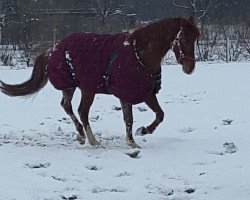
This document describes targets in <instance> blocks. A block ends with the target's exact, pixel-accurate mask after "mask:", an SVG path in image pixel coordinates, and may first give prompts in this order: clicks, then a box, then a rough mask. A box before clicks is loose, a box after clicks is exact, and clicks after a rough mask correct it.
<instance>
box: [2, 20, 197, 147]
mask: <svg viewBox="0 0 250 200" xmlns="http://www.w3.org/2000/svg"><path fill="white" fill-rule="evenodd" d="M93 34H94V33H93ZM93 34H92V35H91V34H89V35H88V37H94V39H96V38H102V37H104V36H103V35H98V34H94V36H93ZM121 35H122V36H121V37H122V40H123V41H122V46H125V47H126V51H125V54H124V55H122V56H121V55H119V54H120V52H121V51H123V50H121V49H122V48H124V47H121V45H120V46H119V45H117V46H119V48H120V50H119V49H118V50H117V51H116V49H115V47H114V48H113V49H112V51H113V50H114V51H115V52H116V53H115V56H113V54H111V53H109V55H108V57H109V61H107V62H106V64H104V65H105V66H106V70H105V73H104V74H103V75H102V76H101V77H104V78H103V80H102V81H103V84H101V86H103V87H106V88H110V90H107V91H98V90H97V89H89V88H87V87H86V88H85V85H86V84H89V83H92V78H93V77H95V75H94V76H93V77H92V78H89V77H88V72H87V73H85V74H84V75H83V74H79V73H80V72H81V71H84V70H85V64H84V63H92V62H93V61H89V60H90V59H91V58H93V57H94V59H99V58H97V56H95V55H93V51H92V52H91V48H92V46H90V47H86V48H85V53H82V54H79V53H78V52H77V50H76V49H77V48H78V47H77V44H78V43H79V41H83V39H81V37H85V36H86V34H85V35H84V33H82V35H81V34H80V36H79V34H78V36H77V37H78V39H77V40H74V39H73V38H74V37H76V36H75V35H74V37H73V36H70V37H71V39H68V40H69V41H70V43H72V45H71V46H70V47H69V48H71V50H70V51H67V45H64V40H65V41H66V39H63V40H62V41H61V42H60V43H59V44H57V45H56V46H55V47H54V49H53V50H52V49H50V50H47V51H46V52H44V53H42V54H40V55H39V56H38V57H37V59H36V61H35V64H34V68H33V71H32V75H31V77H30V78H29V79H28V80H27V81H25V82H23V83H21V84H16V85H10V84H6V83H4V82H2V81H1V82H0V89H1V91H2V92H3V93H5V94H6V95H9V96H31V95H33V94H35V93H37V92H38V91H39V90H41V89H42V88H43V87H44V86H45V85H46V83H47V81H48V79H49V80H50V82H51V83H52V85H53V86H54V87H55V88H56V89H59V90H62V95H63V97H62V101H61V106H62V107H63V109H64V110H65V112H66V113H67V114H68V115H69V116H70V118H71V119H72V121H73V122H74V125H75V127H76V130H77V132H78V134H77V140H78V141H79V143H80V144H84V143H85V141H86V136H87V138H88V141H89V143H90V144H91V145H99V142H98V141H97V140H96V138H95V136H94V134H93V132H92V130H91V127H90V125H89V120H88V116H89V110H90V107H91V105H92V103H93V100H94V97H95V94H96V93H104V94H108V93H111V94H114V95H115V96H116V97H118V98H119V99H120V102H121V108H122V111H123V116H124V121H125V125H126V142H127V144H128V145H129V146H131V147H132V148H140V146H139V145H138V144H137V143H136V142H135V140H134V138H133V134H132V125H133V113H132V105H133V104H137V103H141V102H145V103H146V105H147V106H148V107H149V108H150V109H151V110H152V111H153V112H154V113H155V115H156V117H155V120H154V121H153V122H152V123H151V124H150V125H148V126H146V127H141V128H139V129H138V131H139V133H140V134H152V133H153V132H154V130H155V129H156V127H157V126H158V125H159V124H160V123H161V122H162V121H163V118H164V112H163V110H162V109H161V107H160V105H159V103H158V100H157V97H156V93H157V92H158V90H159V89H160V88H159V87H160V82H161V80H160V75H161V74H160V73H161V62H162V59H163V58H164V56H165V54H166V53H167V52H168V51H169V49H171V48H172V50H173V51H174V53H175V57H176V59H177V61H178V63H180V64H181V65H182V70H183V72H185V73H186V74H191V73H192V72H193V71H194V68H195V53H194V52H195V43H196V41H197V40H198V39H199V37H200V32H199V30H198V28H197V27H196V25H195V23H194V19H193V17H192V16H191V17H190V18H189V19H185V18H168V19H162V20H159V21H157V22H155V23H152V24H150V25H147V26H145V27H142V28H139V29H138V30H135V31H134V32H133V33H131V34H128V33H127V34H121ZM106 36H107V37H108V38H113V37H112V35H106ZM106 36H105V37H104V38H107V37H106ZM70 37H67V38H70ZM117 37H120V36H117ZM117 37H116V39H115V40H114V41H116V40H118V39H117ZM79 38H80V39H79ZM86 38H87V37H85V39H84V42H85V40H86V41H87V40H88V39H86ZM92 39H93V38H92ZM92 39H91V41H92ZM94 39H93V41H94ZM99 40H100V39H99ZM105 40H106V41H107V40H108V39H105ZM93 41H92V43H91V45H93V43H94V42H93ZM114 41H113V42H114ZM84 44H85V43H83V44H81V47H84ZM60 45H64V46H63V48H61V46H60ZM60 48H61V49H63V53H64V58H60V57H58V56H57V55H56V52H59V53H60V54H61V53H62V51H61V50H60ZM74 48H75V49H74ZM79 48H80V47H79ZM103 48H104V47H103ZM128 49H130V50H128ZM131 49H132V51H131ZM74 50H75V51H74ZM95 51H97V50H96V49H95V50H94V52H95ZM98 51H99V52H101V54H105V51H102V50H98ZM126 52H132V53H126ZM70 54H71V55H70ZM85 54H90V56H89V57H87V58H85V60H84V63H82V64H81V66H77V63H78V64H79V62H78V61H76V60H77V59H82V57H84V55H85ZM101 56H103V55H101ZM132 57H135V58H136V62H137V63H136V66H126V69H125V68H123V69H121V70H122V71H120V72H117V74H116V75H118V74H120V73H121V75H123V76H126V75H125V72H126V70H130V69H131V70H133V68H136V69H137V71H138V72H140V73H142V72H141V71H143V73H142V74H141V76H143V77H144V79H143V81H144V82H145V85H147V86H150V87H151V86H152V87H151V89H148V88H147V89H146V90H145V91H147V93H146V94H142V93H141V94H140V93H138V94H139V95H137V97H138V98H139V100H138V99H133V98H134V96H133V95H132V98H128V94H130V93H129V92H130V91H131V93H132V92H133V85H134V84H136V82H137V79H138V81H139V76H138V77H135V78H134V79H131V80H130V77H128V76H127V77H125V78H126V79H125V83H127V85H125V86H124V85H122V83H120V82H119V81H120V80H113V79H115V77H116V75H114V76H112V70H118V69H116V68H115V66H116V65H119V68H121V66H123V65H122V64H121V63H122V62H123V61H124V60H128V61H129V62H128V63H132V61H131V60H132ZM74 59H75V60H74ZM65 63H67V65H66V64H65ZM53 65H56V66H54V68H53ZM64 65H65V66H67V69H68V70H67V72H63V73H61V71H58V72H57V74H55V76H56V77H57V79H58V80H59V82H60V83H61V84H64V83H66V82H67V81H66V79H70V80H69V81H70V85H69V86H65V87H60V86H58V85H57V84H56V81H57V79H56V78H53V77H52V74H53V73H52V72H53V70H54V71H55V70H57V69H60V66H64ZM74 65H76V66H74ZM131 65H133V64H131ZM91 67H92V68H94V67H95V66H94V65H93V66H91ZM92 68H91V70H92ZM123 73H124V74H123ZM136 73H137V72H136ZM63 74H66V75H67V77H66V78H65V77H63ZM82 76H83V77H84V81H83V82H81V81H80V78H81V77H82ZM96 76H99V75H96ZM155 77H158V78H157V80H156V81H153V79H155ZM119 79H121V78H119ZM128 80H129V81H131V82H128ZM126 81H127V82H126ZM114 82H115V83H114ZM144 82H142V83H140V85H139V86H138V88H142V87H141V86H142V85H144V84H143V83H144ZM116 83H117V84H118V85H119V84H120V86H123V87H122V88H118V90H117V93H116V90H115V89H113V90H112V87H113V86H112V84H116ZM129 83H131V84H129ZM149 83H150V84H149ZM77 87H79V88H80V90H81V95H82V96H81V102H80V105H79V108H78V113H79V116H80V121H81V122H80V121H79V120H78V118H77V117H76V116H75V114H74V113H73V110H72V104H71V100H72V98H73V94H74V92H75V89H76V88H77ZM126 87H127V88H128V87H129V88H130V89H129V91H128V92H127V93H126V92H125V93H124V91H125V90H126ZM157 87H158V89H157ZM124 88H125V89H124ZM138 88H136V92H140V91H141V90H143V89H138ZM120 90H121V92H120ZM123 90H124V91H123ZM119 92H120V93H119ZM123 93H124V94H125V95H123V96H122V94H123ZM120 94H121V95H120ZM130 99H131V100H130ZM85 134H86V135H85Z"/></svg>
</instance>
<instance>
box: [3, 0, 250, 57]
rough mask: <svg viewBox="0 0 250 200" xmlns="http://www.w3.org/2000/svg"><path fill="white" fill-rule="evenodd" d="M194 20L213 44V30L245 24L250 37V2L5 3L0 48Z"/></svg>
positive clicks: (67, 0) (95, 0)
mask: <svg viewBox="0 0 250 200" xmlns="http://www.w3.org/2000/svg"><path fill="white" fill-rule="evenodd" d="M189 15H194V16H195V18H196V21H197V23H198V24H199V27H200V29H201V32H202V35H203V39H205V38H206V39H207V41H209V42H208V45H211V40H212V41H214V42H215V36H216V35H217V36H218V33H213V34H212V33H211V31H212V30H211V28H208V27H209V26H210V27H211V25H212V26H213V27H217V28H216V30H218V32H223V31H224V32H226V31H225V28H224V27H225V26H231V27H232V26H239V25H241V27H244V31H243V32H244V34H245V35H246V36H247V35H249V27H250V1H249V0H0V44H12V45H20V46H24V47H25V48H27V49H31V48H33V47H34V46H38V45H40V46H41V45H42V46H44V48H47V47H48V46H52V45H53V44H55V43H56V42H57V41H58V40H60V39H62V38H63V37H65V36H66V35H68V34H69V33H72V32H82V31H85V32H97V33H116V32H121V31H129V30H131V29H135V28H138V27H140V26H143V25H144V24H147V23H150V22H151V21H155V20H157V19H162V18H166V17H178V16H182V17H188V16H189ZM213 31H214V30H213ZM214 34H215V36H214ZM225 34H226V33H225ZM240 34H243V33H240ZM244 34H243V35H244ZM212 36H213V37H212ZM248 37H249V36H248ZM216 39H218V38H216ZM248 45H249V44H248ZM204 55H205V54H204Z"/></svg>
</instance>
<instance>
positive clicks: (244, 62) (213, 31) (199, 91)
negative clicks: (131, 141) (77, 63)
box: [0, 0, 250, 200]
mask: <svg viewBox="0 0 250 200" xmlns="http://www.w3.org/2000/svg"><path fill="white" fill-rule="evenodd" d="M249 4H250V1H248V0H239V1H231V0H230V1H226V0H225V1H224V0H183V1H178V0H176V1H175V0H157V1H156V0H147V1H145V0H138V1H132V0H88V1H82V0H72V1H68V0H60V1H59V0H22V1H20V0H1V1H0V50H1V51H0V60H1V61H0V80H3V81H5V82H7V83H20V82H23V81H24V80H27V78H28V77H29V76H30V74H31V71H32V66H33V61H34V58H35V57H36V55H37V54H38V53H39V52H41V51H43V50H44V49H47V48H49V47H52V46H53V45H54V44H55V43H56V42H57V41H59V40H60V39H62V38H63V37H65V36H66V35H67V34H68V33H71V32H76V31H94V32H98V33H115V32H121V31H132V30H133V29H135V28H139V27H141V26H144V25H146V24H148V23H150V22H152V21H155V20H157V19H160V18H164V17H176V16H189V15H190V14H193V15H194V16H195V18H196V21H197V23H198V26H199V28H200V30H201V32H202V39H201V41H200V42H199V43H198V47H197V52H196V54H197V55H196V56H197V58H198V62H197V64H196V70H195V72H194V73H193V74H192V75H191V76H189V75H186V74H184V73H183V72H182V70H181V66H180V65H177V64H176V61H175V58H174V57H173V56H172V54H168V55H166V57H165V59H164V62H163V63H162V70H163V71H162V89H161V91H160V93H159V94H158V99H159V103H160V105H161V106H162V108H163V110H164V112H165V119H164V121H163V123H162V124H161V125H160V126H159V127H158V128H157V129H156V131H155V132H154V134H153V135H146V136H135V140H136V142H137V143H138V144H139V145H140V146H141V147H142V149H140V150H139V151H140V152H139V154H138V155H137V156H136V157H135V158H131V157H130V156H129V155H128V154H131V153H134V152H135V151H137V150H135V149H131V148H129V147H128V146H127V145H126V142H125V125H124V122H123V116H122V112H121V111H120V110H119V109H117V108H119V106H120V105H119V100H118V99H116V98H115V97H113V96H109V95H97V96H96V98H95V101H94V104H93V106H92V107H91V112H90V121H91V126H92V129H93V131H94V133H95V135H96V138H97V139H98V141H100V142H101V144H102V147H101V148H95V147H92V146H90V145H89V144H86V145H84V146H82V145H80V144H78V142H77V141H76V132H75V129H74V125H73V124H72V122H71V120H70V119H69V117H68V116H67V115H66V114H65V112H64V111H63V109H62V108H61V106H60V101H61V92H60V91H57V90H55V89H54V88H53V87H52V85H51V84H50V83H48V84H47V86H46V87H45V88H44V89H43V90H42V91H41V92H40V93H38V94H37V95H36V96H34V97H32V98H28V99H26V98H11V97H8V96H6V95H4V94H2V93H0V161H1V162H0V200H62V199H67V200H73V199H79V200H86V199H87V200H97V199H100V200H106V199H107V200H123V199H124V200H125V199H131V200H138V199H145V200H248V199H249V198H250V174H249V168H250V158H249V155H248V154H249V152H250V147H249V144H250V137H249V130H250V118H249V113H250V102H249V99H250V90H249V85H250V78H249V74H250V45H249V44H250V40H249V37H250V34H249V32H250V21H249V20H250V6H249ZM228 13H230V14H228ZM104 14H106V15H104ZM226 61H227V62H228V63H226ZM79 101H80V92H79V91H77V92H76V95H75V97H74V99H73V106H74V110H75V113H77V111H76V110H77V107H78V104H79ZM133 112H134V131H135V130H136V129H137V128H138V127H141V126H144V125H148V124H149V123H151V122H152V120H153V119H154V113H153V112H152V111H151V110H150V109H149V108H148V107H147V106H146V105H145V104H138V105H135V106H134V107H133Z"/></svg>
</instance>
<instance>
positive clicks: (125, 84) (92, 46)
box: [47, 33, 160, 104]
mask: <svg viewBox="0 0 250 200" xmlns="http://www.w3.org/2000/svg"><path fill="white" fill-rule="evenodd" d="M128 36H129V35H128V34H126V33H120V34H116V35H100V34H95V33H74V34H71V35H69V36H67V37H66V38H64V39H63V40H62V41H61V42H59V43H58V44H57V45H56V46H55V47H54V49H53V51H52V52H51V54H50V57H49V61H48V66H47V69H48V77H49V80H50V82H51V83H52V85H53V86H54V87H55V88H56V89H58V90H67V89H69V88H72V87H79V88H80V89H81V90H83V91H86V92H90V93H95V94H96V93H104V94H113V95H115V96H116V97H118V98H120V99H121V100H122V101H124V102H127V103H131V104H137V103H141V102H144V101H145V100H146V99H147V97H148V96H149V95H150V94H151V93H153V92H155V93H156V92H158V90H159V89H160V79H157V80H154V79H155V78H154V77H153V76H152V75H151V74H149V73H148V72H147V70H146V68H145V66H143V64H142V63H141V62H140V61H139V60H138V58H137V57H136V54H135V51H134V48H133V45H132V44H129V43H128V42H126V39H127V38H128ZM159 78H160V77H159Z"/></svg>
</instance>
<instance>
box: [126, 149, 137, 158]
mask: <svg viewBox="0 0 250 200" xmlns="http://www.w3.org/2000/svg"><path fill="white" fill-rule="evenodd" d="M139 154H140V151H139V150H136V151H133V152H129V153H126V155H128V156H129V157H130V158H138V155H139Z"/></svg>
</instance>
